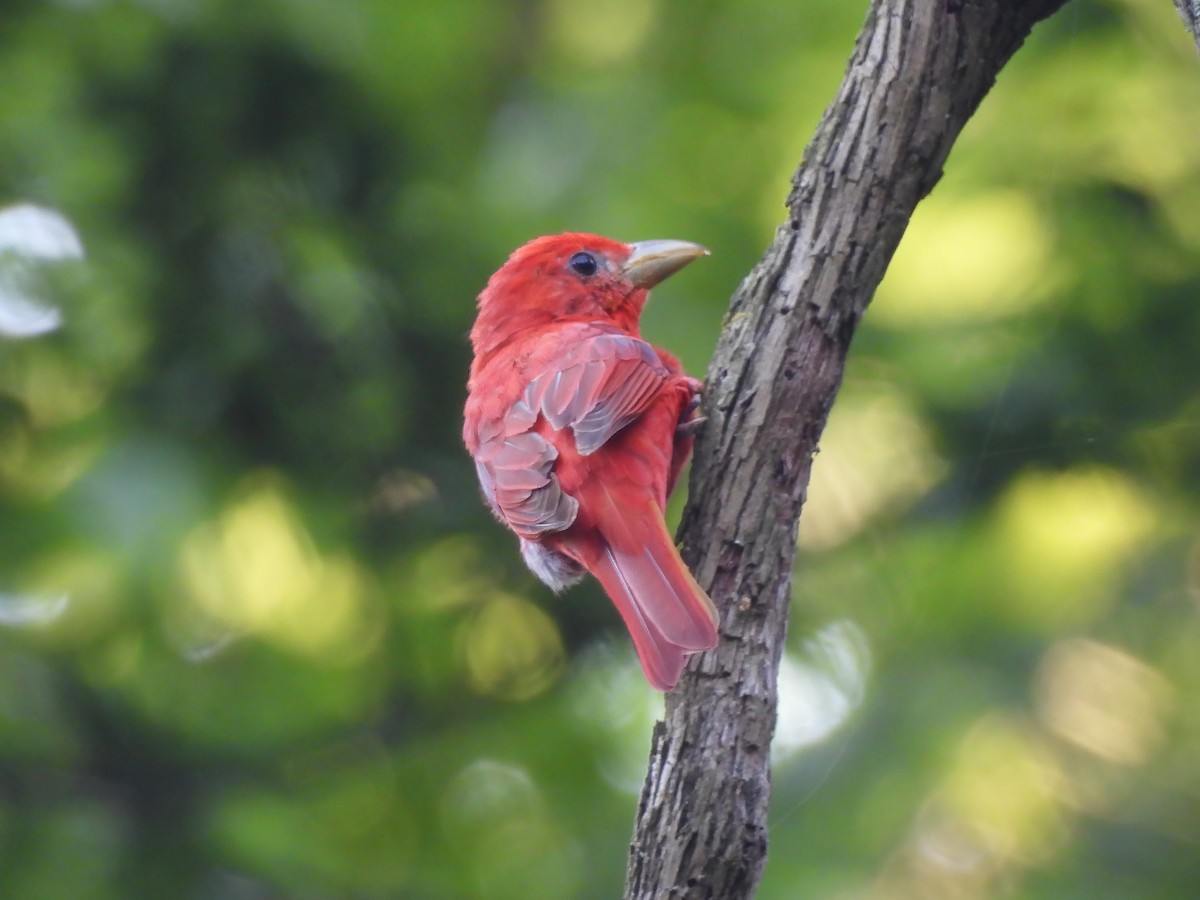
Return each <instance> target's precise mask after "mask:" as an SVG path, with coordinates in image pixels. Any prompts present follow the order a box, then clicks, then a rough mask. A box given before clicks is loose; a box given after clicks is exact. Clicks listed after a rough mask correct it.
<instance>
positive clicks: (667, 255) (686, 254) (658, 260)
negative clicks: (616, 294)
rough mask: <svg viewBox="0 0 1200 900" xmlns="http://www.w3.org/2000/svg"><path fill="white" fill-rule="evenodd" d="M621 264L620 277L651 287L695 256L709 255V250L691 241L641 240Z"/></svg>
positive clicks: (696, 257)
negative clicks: (623, 263)
mask: <svg viewBox="0 0 1200 900" xmlns="http://www.w3.org/2000/svg"><path fill="white" fill-rule="evenodd" d="M629 247H630V249H631V250H632V251H633V252H632V253H630V254H629V258H628V259H627V260H625V265H623V266H621V268H620V274H621V277H622V278H624V279H625V280H626V281H628V282H629V283H630V284H632V285H633V286H634V287H639V288H647V289H649V288H652V287H654V286H655V285H656V284H658V283H659V282H660V281H662V280H663V279H665V278H668V277H670V276H671V275H674V274H675V273H676V272H678V271H679V270H680V269H682V268H683V267H684V266H686V265H687V264H688V263H690V262H691V261H692V260H693V259H698V258H699V257H701V256H708V250H707V248H705V247H701V246H700V245H699V244H693V243H691V242H690V241H638V242H637V243H636V244H630V245H629Z"/></svg>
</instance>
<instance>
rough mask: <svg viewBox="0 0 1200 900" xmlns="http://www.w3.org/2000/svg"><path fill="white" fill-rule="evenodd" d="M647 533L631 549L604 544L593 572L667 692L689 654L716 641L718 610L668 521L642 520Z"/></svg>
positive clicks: (658, 684) (653, 676) (654, 680)
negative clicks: (690, 568)
mask: <svg viewBox="0 0 1200 900" xmlns="http://www.w3.org/2000/svg"><path fill="white" fill-rule="evenodd" d="M640 521H641V523H643V524H644V526H645V527H644V528H639V529H638V530H639V531H644V532H645V533H644V534H641V535H639V537H641V538H642V541H641V542H640V544H639V545H638V546H636V547H634V548H633V549H632V550H622V549H618V548H614V547H612V546H608V545H606V546H605V548H604V552H603V553H601V554H600V555H599V558H598V559H596V560H594V561H593V563H592V566H591V568H592V571H593V574H595V576H596V577H597V578H598V579H599V580H600V583H601V585H603V587H604V590H605V593H607V594H608V596H609V597H610V598H612V601H613V603H614V604H615V605H616V607H617V610H618V611H619V612H620V613H621V618H622V619H624V620H625V625H626V627H627V628H628V629H629V633H630V635H632V637H633V643H634V646H635V647H636V648H637V652H638V658H639V659H640V660H641V662H642V668H643V669H644V670H645V672H646V677H647V678H648V679H649V680H650V683H651V684H653V685H654V686H655V687H656V688H658V689H659V690H663V691H669V690H670V689H671V688H673V687H675V683H676V682H677V681H678V680H679V674H680V673H681V672H682V671H683V666H684V662H685V661H686V659H687V655H688V654H689V653H691V652H694V651H696V650H707V649H709V648H711V647H714V646H716V643H717V611H716V608H715V607H714V606H713V603H712V601H711V600H710V599H709V598H708V595H707V594H706V593H704V590H703V589H702V588H701V587H700V585H698V584H697V583H696V579H694V578H693V577H692V574H691V573H690V572H689V571H688V570H687V567H686V566H685V565H684V564H683V560H682V559H680V558H679V553H678V552H677V551H676V550H675V545H674V544H673V543H672V542H671V538H670V535H669V534H668V533H667V529H666V526H665V524H664V523H663V522H662V520H661V519H659V518H658V516H654V515H651V516H647V517H644V518H642V519H641V520H640Z"/></svg>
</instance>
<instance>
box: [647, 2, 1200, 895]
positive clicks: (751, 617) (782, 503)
mask: <svg viewBox="0 0 1200 900" xmlns="http://www.w3.org/2000/svg"><path fill="white" fill-rule="evenodd" d="M1065 2H1066V0H936V2H935V0H874V2H873V3H872V5H871V9H870V11H869V14H868V17H867V21H866V24H865V25H864V27H863V30H862V33H861V34H860V35H859V38H858V42H857V45H856V47H855V49H854V53H853V56H852V57H851V59H850V63H849V66H848V69H847V71H846V75H845V77H844V79H843V81H842V84H841V87H840V89H839V90H838V93H837V96H836V98H835V99H834V101H833V103H832V104H831V105H830V106H829V108H828V109H827V110H826V112H825V115H824V117H823V118H822V120H821V122H820V124H819V126H818V127H817V132H816V135H815V136H814V137H813V139H812V142H811V143H810V144H809V147H808V149H807V150H806V152H805V159H804V161H803V162H802V163H801V164H800V167H799V169H798V170H797V171H796V174H795V176H794V177H793V189H792V192H791V195H790V197H789V198H788V201H787V209H788V218H787V221H786V222H785V223H784V225H782V226H781V227H780V228H779V230H778V232H777V233H776V235H775V239H774V242H773V243H772V244H771V246H770V248H769V249H768V250H767V251H766V254H765V255H764V256H763V258H762V260H761V261H760V262H759V264H758V265H757V267H756V268H755V269H754V271H753V272H751V273H750V275H749V276H748V277H747V278H746V280H745V281H744V282H743V283H742V285H741V287H740V288H739V289H738V291H737V293H736V294H735V295H734V297H733V300H732V302H731V305H730V310H729V313H728V316H727V318H726V320H725V327H724V330H723V333H722V335H721V339H720V341H719V343H718V345H717V349H716V353H715V355H714V356H713V359H712V362H711V364H710V366H709V370H708V384H707V392H706V396H705V401H704V406H705V411H706V414H707V415H708V417H709V424H708V425H707V427H706V429H705V430H704V432H703V433H702V435H701V437H700V440H699V442H698V444H697V448H696V456H695V462H694V463H693V468H692V480H691V497H690V501H689V504H688V507H687V510H686V511H685V513H684V519H683V524H682V525H681V527H680V539H681V541H682V542H683V545H684V558H685V559H686V560H687V561H688V563H689V564H690V565H691V567H692V570H693V571H694V572H695V573H696V577H697V578H698V579H699V581H700V582H701V584H704V585H705V586H707V587H708V588H709V590H710V592H711V594H712V597H713V599H714V600H715V601H716V602H717V605H718V607H719V608H720V609H721V612H722V627H721V631H722V639H721V643H720V645H719V646H718V647H717V648H716V649H715V650H713V651H711V652H709V653H706V654H704V655H702V656H697V657H694V658H693V660H692V662H691V663H690V664H689V667H688V671H687V673H686V674H685V676H684V680H683V681H682V682H681V684H680V686H679V688H678V689H676V691H675V692H673V693H671V694H669V695H668V696H667V701H666V716H665V722H662V723H659V724H658V726H656V728H655V732H654V738H653V745H652V747H651V751H650V763H649V771H648V774H647V777H646V783H645V786H644V788H643V792H642V797H641V802H640V805H639V809H638V815H637V823H636V827H635V832H634V837H633V842H632V845H631V847H630V856H629V869H628V874H627V881H626V890H625V896H626V898H627V900H660V898H669V897H686V898H712V900H738V898H747V897H751V896H753V894H754V891H755V889H756V888H757V886H758V883H759V879H760V877H761V875H762V870H763V866H764V865H765V862H766V847H767V833H766V813H767V801H768V797H769V793H770V782H769V779H770V771H769V750H770V743H771V737H772V733H773V731H774V726H775V709H776V676H777V674H778V669H779V659H780V654H781V652H782V648H783V641H784V634H785V630H786V623H787V609H788V597H789V589H790V581H791V572H792V563H793V559H794V552H795V544H796V529H797V521H798V517H799V513H800V507H801V504H802V503H803V502H804V496H805V490H806V487H807V485H808V478H809V471H810V467H811V462H812V456H813V453H814V452H815V451H816V448H817V441H818V439H819V438H820V435H821V431H822V429H823V427H824V425H825V419H826V416H827V415H828V413H829V409H830V406H831V405H832V403H833V399H834V395H835V394H836V392H837V389H838V386H839V385H840V383H841V378H842V371H843V367H844V363H845V359H846V352H847V350H848V348H849V344H850V339H851V337H852V335H853V334H854V330H855V328H856V326H857V325H858V322H859V319H860V318H861V316H862V315H863V312H864V310H865V309H866V307H867V304H868V302H869V301H870V299H871V297H872V295H873V294H874V292H875V288H876V286H877V285H878V284H879V281H880V279H881V278H882V277H883V273H884V269H885V268H886V266H887V264H888V261H889V260H890V259H891V256H892V253H893V252H894V251H895V249H896V246H897V244H898V243H899V242H900V237H901V235H902V233H903V232H904V229H905V226H906V225H907V223H908V220H909V217H910V216H911V214H912V212H913V209H914V208H915V206H916V205H917V202H918V201H919V200H920V199H921V198H922V197H924V196H925V195H926V194H927V193H928V192H929V191H930V190H931V189H932V188H933V186H934V184H935V183H936V182H937V181H938V179H939V177H940V176H941V172H942V164H943V162H944V161H945V159H946V156H947V154H948V153H949V152H950V147H951V146H952V144H953V143H954V140H955V138H956V137H957V136H958V133H959V131H960V130H961V129H962V127H963V125H964V124H965V123H966V122H967V120H968V119H969V118H970V116H971V115H972V114H973V113H974V111H975V109H976V108H977V106H978V105H979V102H980V101H981V100H982V99H983V97H984V95H985V94H986V93H987V92H988V90H989V88H991V86H992V84H993V82H994V80H995V78H996V75H997V73H998V72H999V71H1000V69H1001V68H1002V67H1003V66H1004V64H1005V63H1006V62H1007V61H1008V59H1009V57H1010V56H1012V54H1013V53H1014V52H1015V51H1016V50H1017V48H1018V47H1020V45H1021V43H1022V42H1023V41H1024V40H1025V38H1026V36H1027V35H1028V34H1029V31H1030V29H1031V28H1032V27H1033V26H1034V24H1036V23H1037V22H1038V21H1040V20H1041V19H1043V18H1045V17H1046V16H1048V15H1050V14H1051V13H1053V12H1054V11H1055V10H1057V9H1058V8H1059V7H1060V6H1062V5H1063V3H1065ZM1176 2H1177V3H1181V2H1190V0H1176Z"/></svg>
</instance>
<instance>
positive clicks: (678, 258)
mask: <svg viewBox="0 0 1200 900" xmlns="http://www.w3.org/2000/svg"><path fill="white" fill-rule="evenodd" d="M707 254H708V250H706V249H705V248H704V247H701V246H700V245H699V244H692V243H689V242H688V241H675V240H659V241H638V242H637V243H633V244H623V243H621V242H620V241H614V240H612V239H611V238H605V237H600V236H599V235H595V234H556V235H550V236H548V237H540V238H536V239H535V240H532V241H530V242H529V243H528V244H525V245H524V246H522V247H519V248H518V249H517V250H515V251H514V252H513V254H512V256H510V257H509V258H508V261H507V262H506V263H505V264H504V265H503V266H501V267H500V269H499V270H498V271H497V272H496V274H495V275H493V276H492V277H491V279H490V280H489V281H488V283H487V287H485V288H484V289H483V292H482V293H481V294H480V295H479V318H478V319H477V320H476V323H475V328H474V329H473V330H472V332H471V340H472V343H473V344H474V345H475V350H476V353H479V352H480V351H482V350H485V349H486V347H487V346H488V345H490V344H494V343H495V339H496V337H497V336H498V335H499V334H504V335H506V336H507V335H509V334H512V333H514V332H515V331H518V330H521V329H523V328H526V327H534V326H536V325H539V324H544V323H546V322H549V321H554V320H558V319H563V318H570V319H594V320H599V321H611V322H613V324H615V325H617V326H619V327H621V328H623V329H625V330H627V331H630V332H632V333H635V334H636V333H637V323H638V318H639V317H640V316H641V313H642V307H643V306H645V303H646V296H647V295H648V294H649V293H650V289H651V288H652V287H654V286H655V285H656V284H658V283H659V282H660V281H662V280H663V279H664V278H667V277H668V276H670V275H672V274H673V273H675V272H678V271H679V270H680V269H682V268H683V267H684V266H686V265H687V264H688V263H690V262H691V261H692V260H694V259H696V258H698V257H700V256H706V255H707Z"/></svg>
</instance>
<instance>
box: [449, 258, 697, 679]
mask: <svg viewBox="0 0 1200 900" xmlns="http://www.w3.org/2000/svg"><path fill="white" fill-rule="evenodd" d="M705 253H707V251H706V250H704V248H702V247H699V246H698V245H696V244H688V243H685V242H683V241H646V242H642V243H638V244H622V243H620V242H618V241H613V240H610V239H608V238H602V237H598V236H596V235H591V234H560V235H555V236H552V237H543V238H538V239H537V240H534V241H531V242H530V243H528V244H526V245H525V246H523V247H521V248H519V249H518V250H517V251H516V252H514V253H513V255H512V256H511V257H510V258H509V260H508V262H507V263H505V265H504V266H503V267H501V269H500V270H499V271H498V272H496V274H495V275H493V276H492V278H491V280H490V281H489V282H488V284H487V287H486V288H484V290H483V292H482V293H481V294H480V295H479V315H478V318H477V319H476V321H475V326H474V328H473V329H472V330H471V344H472V346H473V348H474V351H475V359H474V361H473V363H472V365H471V377H470V381H469V383H468V391H469V396H468V398H467V405H466V410H465V423H464V426H463V440H464V441H465V443H466V445H467V449H468V450H469V451H470V453H471V455H472V456H473V457H474V459H475V465H476V469H477V471H478V473H479V480H480V485H481V486H482V488H483V493H484V496H485V498H486V499H487V501H488V503H489V505H490V506H491V508H492V510H493V512H495V514H496V516H497V518H499V519H500V521H502V522H503V523H504V524H506V525H507V526H508V527H509V528H510V529H512V531H513V532H515V533H516V535H517V536H518V538H519V539H520V544H521V555H522V556H523V557H524V559H525V561H526V563H527V564H528V565H529V567H530V568H531V569H532V570H533V571H534V573H535V574H537V575H538V577H539V578H541V579H542V580H543V581H544V582H546V583H547V584H548V585H550V587H552V588H554V589H555V590H562V589H563V588H565V587H567V586H569V585H570V584H573V583H574V582H575V581H577V580H578V578H579V577H581V575H582V573H583V570H585V569H586V570H587V571H589V572H591V573H592V574H593V575H595V576H596V578H597V579H599V581H600V583H601V585H602V586H603V587H604V590H605V592H606V593H607V594H608V596H609V597H610V598H611V599H612V601H613V603H614V604H615V605H616V607H617V610H618V611H619V612H620V614H621V617H622V618H623V619H624V620H625V624H626V626H627V627H628V629H629V633H630V635H631V636H632V637H633V642H634V646H635V647H636V648H637V651H638V657H639V658H640V660H641V662H642V668H643V669H644V670H645V673H646V677H647V678H648V679H649V680H650V683H651V684H653V685H654V686H655V687H656V688H658V689H660V690H670V689H671V688H673V687H674V686H675V683H676V682H677V681H678V679H679V674H680V672H681V671H682V670H683V666H684V662H685V661H686V657H687V655H688V654H689V653H692V652H695V651H698V650H706V649H709V648H710V647H713V646H715V645H716V641H717V614H716V609H715V608H714V607H713V604H712V601H711V600H710V599H709V598H708V595H707V594H705V593H704V591H703V589H702V588H701V587H700V586H699V585H698V584H697V583H696V581H695V579H694V578H692V575H691V573H690V572H688V570H687V567H686V566H685V565H684V564H683V560H681V559H680V557H679V553H678V551H676V549H675V545H674V543H673V542H672V540H671V536H670V534H669V532H668V531H667V526H666V523H665V521H664V519H663V510H664V508H665V507H666V502H667V495H668V494H669V493H670V492H671V489H672V488H673V487H674V485H675V481H676V479H677V478H678V476H679V472H680V470H681V469H682V468H683V465H684V463H685V462H686V461H687V457H688V455H689V454H690V453H691V447H692V438H691V434H690V431H691V429H690V428H687V427H684V428H681V427H680V426H686V425H687V424H688V423H689V422H690V421H691V420H692V417H693V413H694V410H695V407H696V402H697V400H698V397H699V392H700V387H701V385H700V382H698V381H697V380H696V379H694V378H689V377H688V376H687V375H686V374H685V373H684V372H683V370H682V368H681V367H680V365H679V361H678V360H677V359H676V358H675V357H674V356H672V355H671V354H669V353H667V352H666V351H665V350H662V349H660V348H658V347H654V346H653V345H651V344H650V343H648V342H647V341H645V340H643V339H642V337H641V335H640V334H639V332H638V322H639V319H640V316H641V312H642V308H643V306H644V305H645V303H646V297H647V295H648V293H649V290H650V288H651V287H653V286H654V285H655V284H657V283H658V282H659V281H661V280H662V279H663V278H666V277H667V276H668V275H670V274H671V273H673V272H675V271H677V270H678V269H680V268H682V267H683V266H684V265H686V264H687V263H688V262H690V261H691V260H692V259H695V258H696V257H697V256H700V255H703V254H705Z"/></svg>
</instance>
